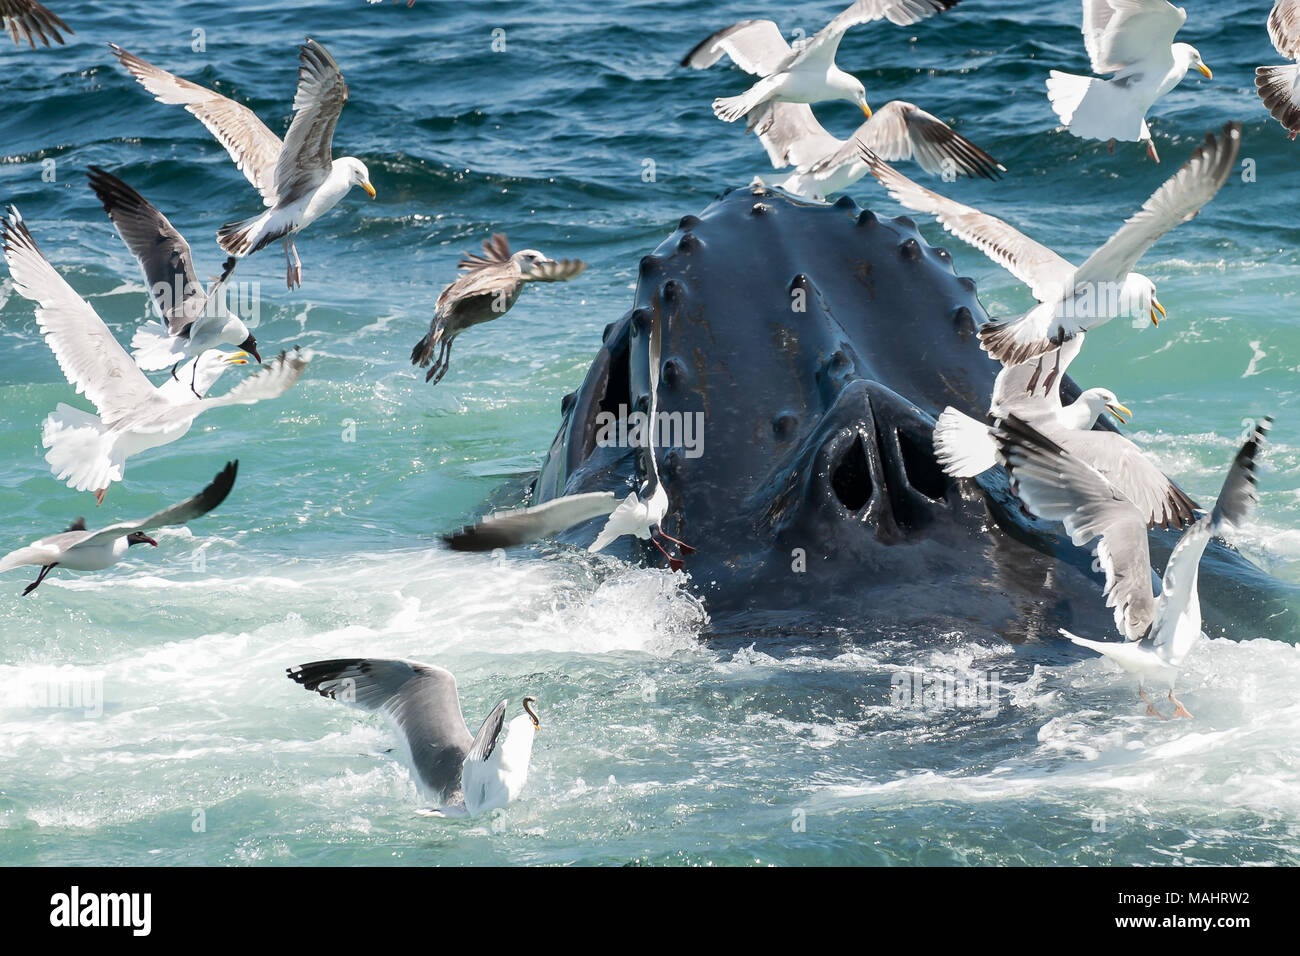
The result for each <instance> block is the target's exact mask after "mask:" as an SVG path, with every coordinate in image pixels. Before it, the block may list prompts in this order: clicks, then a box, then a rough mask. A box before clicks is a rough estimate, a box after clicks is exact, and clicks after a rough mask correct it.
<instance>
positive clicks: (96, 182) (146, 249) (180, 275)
mask: <svg viewBox="0 0 1300 956" xmlns="http://www.w3.org/2000/svg"><path fill="white" fill-rule="evenodd" d="M89 178H90V188H91V189H93V190H94V191H95V195H96V196H98V197H99V201H100V202H101V203H102V204H103V206H104V211H105V212H106V213H108V218H109V219H111V220H113V225H114V226H116V227H117V232H118V235H120V236H121V237H122V241H123V242H125V243H126V247H127V248H128V249H130V250H131V255H133V256H135V258H136V261H137V262H139V263H140V268H141V270H142V271H143V272H144V281H145V282H146V283H148V285H149V292H150V294H151V296H152V297H153V302H154V305H155V307H157V310H158V314H159V316H160V317H161V318H162V320H163V321H164V322H165V323H167V329H168V331H170V332H171V333H172V334H173V335H175V334H177V333H178V332H181V331H182V330H183V329H184V328H185V327H186V326H187V325H189V324H190V323H191V322H193V321H194V320H195V319H197V318H198V317H199V316H200V315H202V314H203V306H204V304H205V303H206V302H207V299H208V296H207V293H206V292H205V291H204V289H203V286H202V284H201V283H200V282H199V277H198V275H197V274H196V273H195V271H194V260H193V258H192V256H191V253H190V244H189V243H188V242H186V241H185V237H184V236H182V235H181V234H180V232H179V231H177V229H176V227H175V226H173V225H172V224H171V223H170V222H168V220H167V217H166V216H164V215H163V214H162V213H161V212H159V211H158V210H157V209H155V208H154V206H153V205H152V204H151V203H150V202H149V201H148V200H147V199H145V198H144V197H143V196H141V195H140V194H139V193H138V192H136V191H135V190H134V189H132V188H131V187H130V186H128V185H127V184H126V183H124V182H122V180H120V179H118V178H117V177H116V176H113V175H111V174H110V173H107V172H105V171H104V170H102V169H100V168H99V167H98V166H91V167H90V173H89ZM178 296H179V301H178Z"/></svg>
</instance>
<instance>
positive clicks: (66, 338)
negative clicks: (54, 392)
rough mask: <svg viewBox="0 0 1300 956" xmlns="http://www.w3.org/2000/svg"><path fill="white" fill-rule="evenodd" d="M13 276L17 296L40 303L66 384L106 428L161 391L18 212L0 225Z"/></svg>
mask: <svg viewBox="0 0 1300 956" xmlns="http://www.w3.org/2000/svg"><path fill="white" fill-rule="evenodd" d="M0 246H3V248H4V256H5V261H6V262H8V263H9V275H10V277H11V278H12V279H13V283H14V288H15V289H16V290H17V291H18V294H19V295H22V296H23V297H24V298H27V299H31V300H32V301H33V302H35V303H36V324H37V325H39V326H40V328H41V332H42V333H44V335H45V344H46V345H48V346H49V347H50V351H51V352H53V353H54V357H55V358H56V359H57V360H58V362H59V368H61V369H62V370H63V374H64V375H66V376H67V378H68V381H69V382H71V383H72V384H73V385H75V386H76V388H77V391H78V392H80V393H82V394H84V395H85V396H86V398H88V399H89V400H90V401H91V402H93V403H94V405H95V408H96V409H98V410H99V416H100V418H102V419H103V420H104V423H105V424H107V425H112V424H113V423H114V422H115V421H116V420H117V419H119V418H121V417H123V416H124V415H126V414H128V413H129V412H131V411H132V410H134V409H137V408H139V407H141V406H142V405H144V404H146V403H148V402H150V401H152V400H153V399H154V398H155V396H156V394H157V390H156V389H155V388H154V387H153V385H152V384H151V383H150V381H149V379H147V378H145V376H144V373H143V372H141V371H140V369H139V368H138V367H137V366H136V364H135V362H133V361H131V356H129V355H127V354H126V350H125V349H123V348H122V346H121V345H119V344H118V342H117V339H115V338H113V333H112V332H110V331H109V330H108V326H107V325H105V324H104V320H103V319H101V318H100V317H99V314H98V313H97V312H95V310H94V309H93V308H91V306H90V304H89V303H88V302H86V300H85V299H83V298H82V297H81V296H79V295H77V293H76V292H74V291H73V289H72V286H70V285H68V283H67V282H66V281H65V280H64V278H63V277H62V276H61V275H59V274H58V273H57V272H55V271H54V267H53V266H52V265H50V263H49V261H48V260H47V259H46V258H45V256H43V255H42V254H41V250H40V249H39V248H38V247H37V245H36V240H35V239H33V238H32V234H31V233H30V232H29V231H28V230H27V224H26V223H25V222H23V218H22V216H21V215H19V213H18V210H17V209H15V208H13V207H12V206H11V207H10V213H9V218H8V219H7V220H5V221H4V224H3V226H2V227H0Z"/></svg>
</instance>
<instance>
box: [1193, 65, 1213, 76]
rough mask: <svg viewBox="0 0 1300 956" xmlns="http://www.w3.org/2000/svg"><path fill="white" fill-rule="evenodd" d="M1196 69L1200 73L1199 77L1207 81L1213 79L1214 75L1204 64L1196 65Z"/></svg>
mask: <svg viewBox="0 0 1300 956" xmlns="http://www.w3.org/2000/svg"><path fill="white" fill-rule="evenodd" d="M1196 68H1197V69H1198V70H1200V71H1201V76H1203V77H1205V78H1206V79H1207V80H1212V79H1214V73H1213V72H1212V71H1211V70H1210V68H1209V67H1208V66H1206V65H1205V64H1204V63H1198V64H1196Z"/></svg>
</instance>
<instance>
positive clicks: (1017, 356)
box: [978, 321, 1060, 365]
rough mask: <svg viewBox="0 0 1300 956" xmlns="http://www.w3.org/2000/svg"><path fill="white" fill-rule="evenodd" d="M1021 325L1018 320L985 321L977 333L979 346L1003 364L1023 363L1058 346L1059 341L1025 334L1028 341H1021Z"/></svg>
mask: <svg viewBox="0 0 1300 956" xmlns="http://www.w3.org/2000/svg"><path fill="white" fill-rule="evenodd" d="M1021 325H1022V323H1021V322H1020V321H1015V322H986V323H985V324H984V325H981V326H980V330H979V333H978V334H979V337H980V348H982V349H984V351H985V352H988V353H989V355H991V356H993V357H994V358H995V359H997V360H998V361H999V362H1001V363H1002V364H1003V365H1024V364H1025V363H1026V362H1031V361H1033V360H1034V359H1036V358H1038V357H1039V356H1040V355H1046V354H1047V353H1048V352H1051V351H1053V350H1054V349H1056V348H1058V347H1059V345H1060V343H1054V342H1052V341H1051V340H1050V339H1041V340H1037V339H1034V338H1032V337H1030V336H1026V337H1027V338H1028V341H1022V339H1021V334H1022V333H1023V332H1024V331H1025V330H1023V329H1021V328H1020V326H1021Z"/></svg>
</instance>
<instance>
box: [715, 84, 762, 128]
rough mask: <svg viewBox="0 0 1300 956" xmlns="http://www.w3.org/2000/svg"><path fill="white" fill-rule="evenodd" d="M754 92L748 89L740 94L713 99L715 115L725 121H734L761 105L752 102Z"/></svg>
mask: <svg viewBox="0 0 1300 956" xmlns="http://www.w3.org/2000/svg"><path fill="white" fill-rule="evenodd" d="M752 92H753V91H752V90H747V91H745V92H744V93H741V94H740V95H739V96H720V97H718V98H717V99H716V100H714V101H713V115H714V116H716V117H717V118H718V119H720V120H722V122H724V123H734V122H735V121H736V120H738V119H740V118H741V117H742V116H744V115H746V114H747V113H748V112H749V111H750V110H751V109H754V108H755V107H756V106H757V105H759V104H756V103H751V102H750V100H751V97H750V93H752Z"/></svg>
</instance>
